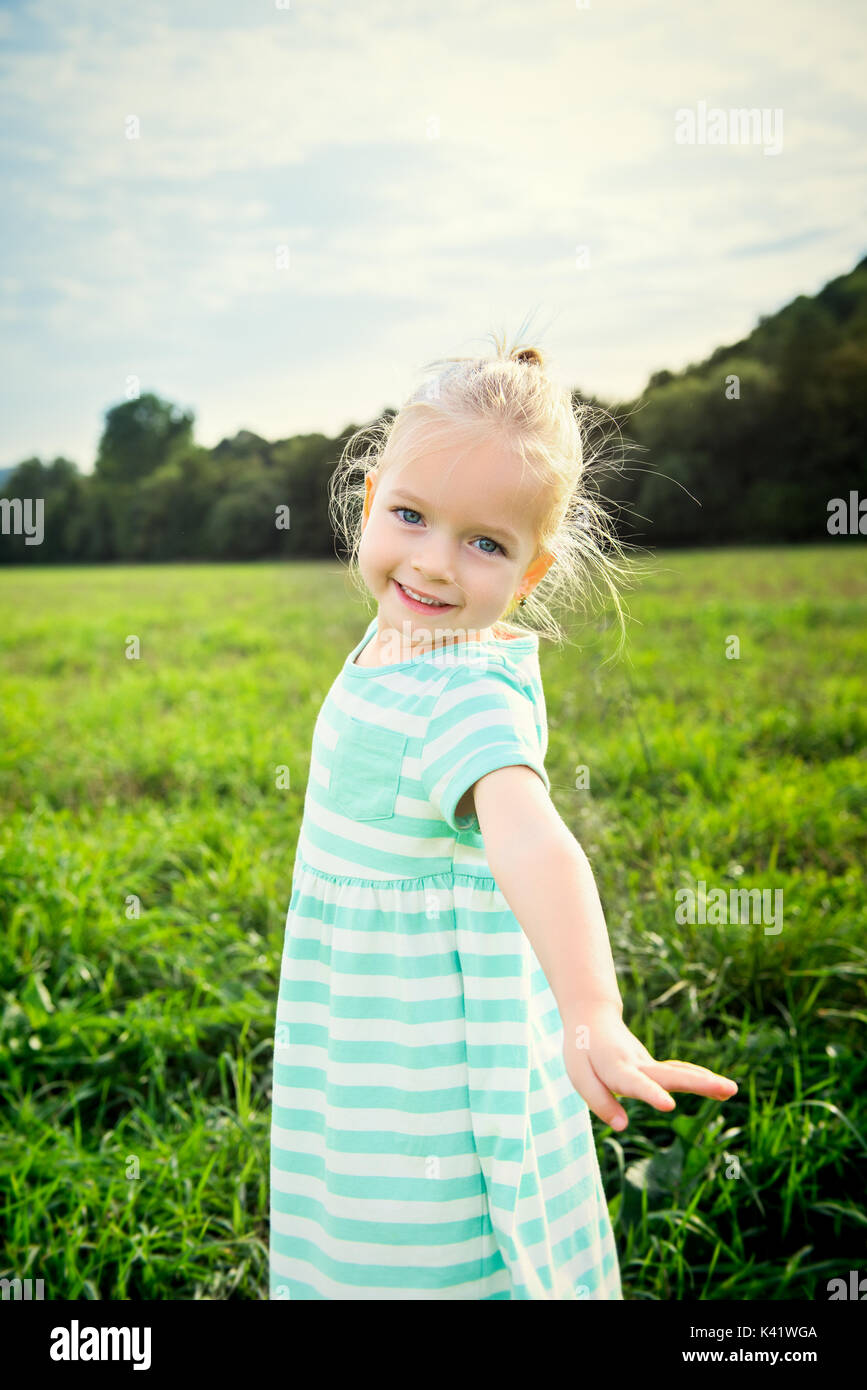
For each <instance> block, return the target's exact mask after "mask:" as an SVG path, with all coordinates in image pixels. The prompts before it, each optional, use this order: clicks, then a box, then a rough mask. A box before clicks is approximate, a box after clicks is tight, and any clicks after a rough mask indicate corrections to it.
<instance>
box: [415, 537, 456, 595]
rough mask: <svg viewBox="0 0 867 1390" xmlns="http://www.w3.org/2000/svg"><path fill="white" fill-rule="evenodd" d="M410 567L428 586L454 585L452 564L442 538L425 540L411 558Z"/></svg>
mask: <svg viewBox="0 0 867 1390" xmlns="http://www.w3.org/2000/svg"><path fill="white" fill-rule="evenodd" d="M412 567H413V569H414V570H415V571H416V573H417V574H418V575H419V577H420V578H424V579H426V580H427V581H428V583H430V584H454V582H455V581H454V562H453V559H452V555H451V549H450V546H449V543H448V541H447V540H446V539H445V538H444V537H440V538H437V537H436V536H430V537H426V538H425V545H424V546H423V547H421V549H420V551H419V552H417V553H416V554H415V555H414V556H413V558H412Z"/></svg>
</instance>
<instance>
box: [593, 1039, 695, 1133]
mask: <svg viewBox="0 0 867 1390" xmlns="http://www.w3.org/2000/svg"><path fill="white" fill-rule="evenodd" d="M587 1061H588V1063H589V1066H590V1069H591V1071H592V1072H593V1073H594V1075H595V1077H596V1080H597V1081H598V1082H599V1083H600V1084H601V1085H603V1086H605V1087H606V1088H607V1089H608V1090H609V1092H610V1093H611V1094H612V1095H618V1096H631V1097H632V1098H633V1099H634V1100H643V1101H645V1102H646V1103H647V1104H648V1105H652V1106H653V1107H654V1109H656V1110H674V1108H675V1105H676V1101H675V1100H674V1098H673V1097H672V1096H670V1095H669V1094H668V1092H667V1091H665V1090H663V1088H662V1086H660V1085H658V1084H657V1082H656V1081H655V1080H654V1078H653V1077H651V1076H648V1075H647V1074H646V1072H645V1071H643V1070H642V1069H641V1068H642V1065H643V1064H642V1063H639V1064H638V1065H637V1066H636V1064H635V1063H634V1062H632V1061H629V1060H626V1059H622V1058H621V1059H608V1060H605V1059H603V1058H601V1057H599V1056H593V1057H591V1056H589V1055H588V1057H587ZM651 1065H653V1063H652V1061H651ZM609 1123H610V1121H609Z"/></svg>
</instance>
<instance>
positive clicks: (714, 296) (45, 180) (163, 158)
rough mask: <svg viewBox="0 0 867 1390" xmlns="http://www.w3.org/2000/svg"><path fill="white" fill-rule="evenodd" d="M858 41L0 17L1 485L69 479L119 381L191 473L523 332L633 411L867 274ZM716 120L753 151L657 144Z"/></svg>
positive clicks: (216, 17) (626, 10) (622, 30)
mask: <svg viewBox="0 0 867 1390" xmlns="http://www.w3.org/2000/svg"><path fill="white" fill-rule="evenodd" d="M865 27H867V25H865V19H864V17H863V6H862V5H861V3H860V0H826V3H824V4H823V5H821V6H816V5H815V4H814V3H810V4H807V3H804V0H762V3H760V4H756V3H755V0H725V3H721V2H720V0H705V2H704V3H701V4H697V3H695V0H671V2H670V3H665V2H664V0H663V3H660V4H648V3H647V0H589V3H586V4H585V3H584V0H582V3H580V4H575V3H574V0H571V3H569V2H567V0H534V3H532V4H529V3H527V0H522V2H521V3H519V2H517V0H516V2H515V3H513V0H497V3H493V2H492V0H436V3H435V4H431V3H430V2H429V0H427V2H426V3H418V0H388V3H386V0H358V2H357V3H345V2H344V3H332V2H331V0H135V3H134V4H117V3H111V0H63V3H60V4H58V3H56V0H50V2H49V0H21V3H17V2H16V0H0V116H2V120H0V130H2V136H0V175H2V187H3V195H4V196H3V217H2V227H0V248H2V258H0V338H2V343H0V346H2V371H0V396H2V399H0V419H2V433H0V467H2V466H4V465H9V464H13V463H16V462H18V461H19V460H20V459H22V458H25V457H28V456H30V455H33V454H37V455H39V456H41V457H42V458H44V459H46V460H48V459H50V458H53V457H54V456H55V455H56V454H61V453H62V454H64V455H65V456H66V457H69V458H72V459H74V460H75V462H76V463H77V464H78V465H79V467H80V468H82V470H84V471H89V470H90V468H91V467H92V462H93V457H94V454H95V450H96V446H97V442H98V439H99V435H100V433H101V429H102V423H103V416H104V412H105V411H106V410H107V409H109V408H110V407H111V406H112V405H116V404H118V403H119V402H121V401H123V400H124V399H126V398H127V393H128V385H127V383H128V382H129V381H137V382H138V383H139V385H140V389H141V390H142V391H147V390H151V391H155V392H157V393H158V394H159V395H161V396H163V397H166V398H168V399H170V400H172V401H175V402H177V403H178V404H180V405H182V406H184V407H185V408H191V409H192V410H194V412H195V414H196V438H197V439H198V440H199V442H200V443H203V444H205V445H213V444H215V443H217V442H218V441H219V440H220V439H221V438H222V437H223V436H224V435H227V434H234V433H235V431H236V430H238V429H243V428H246V429H252V430H255V431H256V432H257V433H260V434H263V435H266V436H268V437H269V438H276V437H283V436H286V435H290V434H295V433H299V432H307V431H313V430H321V431H323V432H324V433H328V434H333V433H336V432H337V431H339V430H340V429H341V428H342V427H343V426H344V425H346V424H347V423H349V422H350V421H354V422H356V423H362V422H364V421H367V420H370V419H372V418H373V417H374V416H375V415H376V414H377V413H378V412H379V411H380V410H381V409H382V408H383V407H384V406H386V405H395V406H396V405H399V404H400V401H401V400H402V399H403V397H404V396H405V395H406V394H407V393H408V391H409V390H410V389H411V387H412V384H413V382H414V380H415V379H416V375H417V373H418V372H419V371H420V369H421V368H422V367H423V365H424V363H425V362H427V361H428V360H430V359H432V358H434V357H436V356H439V355H451V354H469V353H476V352H481V351H484V350H485V338H486V335H487V334H488V333H489V332H490V331H492V330H494V331H497V330H500V329H505V330H506V332H507V333H508V334H509V335H510V336H513V335H515V334H517V332H518V330H519V329H520V327H521V325H522V323H523V322H524V321H525V320H527V319H529V320H530V322H531V326H532V331H531V332H530V334H529V337H530V339H531V340H532V341H534V342H536V343H538V344H539V345H541V346H542V347H543V348H544V349H546V350H547V351H548V353H549V354H550V355H551V356H552V358H553V371H554V372H555V374H556V375H557V376H558V377H559V378H560V379H561V380H562V381H563V382H564V383H565V384H567V385H570V386H573V385H574V386H580V387H581V388H582V389H584V390H587V391H594V392H596V393H597V394H598V395H600V396H602V397H604V398H605V399H607V400H609V401H612V402H613V401H616V400H626V399H630V398H632V397H634V396H635V395H637V394H638V393H639V392H640V391H641V389H642V388H643V386H644V385H645V383H646V381H647V377H648V375H649V373H650V372H651V371H654V370H657V369H659V368H661V367H669V368H672V369H677V368H678V367H681V366H684V365H686V364H687V363H688V362H690V361H697V360H699V359H700V358H701V357H703V356H704V355H705V354H706V353H707V352H709V351H710V350H712V349H713V348H714V347H715V346H717V345H718V344H720V343H724V342H732V341H735V340H736V339H738V338H739V337H741V336H743V335H744V334H745V333H747V332H748V331H749V330H750V329H751V328H752V327H753V326H754V324H755V322H756V320H757V318H758V315H759V314H762V313H772V312H774V311H775V310H776V309H778V308H779V307H780V306H781V305H782V304H784V303H786V302H787V301H788V300H789V299H791V298H792V297H793V296H794V295H796V294H799V293H807V294H811V293H814V292H815V291H816V290H818V289H819V288H821V286H822V285H823V284H824V283H825V282H826V281H827V280H829V279H831V278H833V277H834V276H835V275H839V274H842V273H845V272H846V271H847V270H849V269H851V267H852V266H853V265H854V263H855V262H856V261H857V260H858V259H860V258H861V257H862V256H863V255H864V253H865V250H867V247H865V238H864V231H863V229H864V225H865V202H867V196H865V188H867V184H865V178H864V168H865V158H864V140H865V119H864V117H865V104H867V103H865V95H864V92H865V83H864V71H863V58H862V52H863V42H864V36H865ZM713 108H717V109H720V110H722V111H723V112H726V113H727V112H729V111H732V110H737V109H740V108H755V109H757V110H759V111H761V112H764V113H765V121H766V126H765V132H766V134H765V136H764V137H763V138H762V139H758V138H756V139H755V140H753V141H752V142H750V143H736V142H735V139H734V136H735V134H736V133H737V132H736V128H735V129H734V130H733V129H732V124H731V122H730V121H729V122H728V124H726V122H725V121H724V122H723V123H722V125H719V124H718V125H717V130H718V131H721V132H722V137H723V138H722V139H719V140H717V142H716V143H713V144H711V143H707V141H705V142H704V143H699V141H698V139H697V140H696V142H695V143H692V144H685V143H679V142H678V140H677V139H676V129H677V126H678V120H680V122H681V126H682V125H683V118H682V117H681V118H678V116H677V112H678V111H683V110H687V111H690V112H694V113H695V115H696V119H697V120H699V119H700V113H701V111H702V110H704V111H706V112H708V113H710V112H711V111H712V109H713ZM708 119H710V116H708ZM717 119H718V118H717ZM697 129H698V127H697ZM705 129H706V130H707V127H705ZM780 145H781V148H780ZM766 149H768V150H771V151H773V150H776V152H769V153H766V152H765V151H766Z"/></svg>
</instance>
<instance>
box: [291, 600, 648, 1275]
mask: <svg viewBox="0 0 867 1390" xmlns="http://www.w3.org/2000/svg"><path fill="white" fill-rule="evenodd" d="M376 626H377V619H376V618H375V617H374V618H373V619H371V622H370V624H369V625H368V628H367V631H366V633H365V635H364V637H363V639H362V640H361V641H360V642H359V643H358V645H357V646H356V647H355V648H354V649H353V650H352V651H351V652H350V654H349V656H348V657H347V658H346V661H345V663H344V665H343V668H342V670H341V671H340V673H339V675H338V676H337V678H336V680H335V681H334V684H333V685H332V687H331V689H330V690H329V692H328V695H327V696H326V698H325V701H324V703H323V705H322V708H321V710H320V712H319V715H318V717H317V720H316V725H315V729H314V734H313V746H312V751H311V760H310V774H309V779H308V784H307V792H306V797H305V802H304V814H303V819H302V825H301V830H300V833H299V840H298V846H297V853H296V858H295V865H294V870H293V878H292V894H291V900H290V903H289V910H288V914H287V920H286V929H285V939H284V947H283V957H282V964H281V977H280V987H279V995H278V1003H277V1017H276V1029H275V1039H274V1063H273V1089H272V1117H271V1161H270V1252H269V1255H270V1288H269V1297H270V1298H272V1299H278V1298H285V1299H293V1298H294V1299H581V1298H590V1299H620V1298H622V1297H623V1294H622V1291H621V1285H620V1271H619V1266H618V1261H617V1251H616V1247H615V1243H614V1238H613V1232H612V1228H611V1222H610V1219H609V1214H608V1207H607V1204H606V1200H605V1193H604V1191H603V1187H602V1181H601V1177H600V1171H599V1164H598V1159H597V1155H596V1150H595V1146H594V1136H593V1131H592V1128H591V1119H590V1111H589V1109H588V1107H587V1104H586V1102H585V1101H584V1100H583V1099H582V1097H581V1096H580V1095H579V1093H578V1092H577V1091H576V1090H575V1089H574V1087H573V1086H572V1084H571V1082H570V1081H569V1078H568V1075H567V1073H566V1069H565V1064H564V1061H563V1056H562V1048H563V1024H562V1021H561V1019H560V1016H559V1013H558V1010H557V1006H556V1003H555V1000H554V997H553V995H552V993H551V991H550V987H549V985H548V982H547V980H546V978H545V976H544V974H543V972H542V969H541V967H540V966H539V963H538V960H537V959H536V956H535V953H534V952H533V950H532V948H531V946H530V943H529V941H528V940H527V937H526V935H525V934H524V932H523V931H522V929H521V926H520V924H519V923H518V921H517V919H516V918H515V916H514V914H513V913H512V912H511V911H510V910H509V908H508V906H507V904H506V901H505V898H504V897H503V895H502V893H501V892H500V890H499V889H498V887H497V885H496V883H495V881H494V879H493V878H492V876H491V870H490V867H489V865H488V863H487V862H486V859H485V851H484V842H483V840H482V837H481V834H480V833H479V822H478V820H477V818H476V817H475V815H471V816H462V817H460V818H459V817H457V816H456V814H455V808H456V807H457V805H458V803H459V802H460V799H461V797H462V795H463V793H464V792H465V791H466V790H467V788H468V787H469V786H471V785H472V784H473V783H474V782H475V781H476V780H477V778H479V777H481V776H483V775H484V774H485V773H487V772H492V771H494V769H496V768H498V767H505V766H508V765H511V764H516V763H526V764H527V765H528V766H529V767H532V768H533V769H534V770H535V771H536V772H537V773H538V775H539V776H540V777H541V778H542V781H543V782H544V784H545V787H546V788H547V789H550V782H549V780H548V776H547V773H546V771H545V767H544V761H543V760H544V756H545V751H546V748H547V741H548V729H547V721H546V717H545V702H544V695H543V692H542V684H541V679H540V675H539V657H538V646H539V643H538V638H537V637H536V636H534V635H529V636H522V637H519V638H512V639H493V640H492V641H490V642H488V643H485V644H481V643H466V642H462V643H461V644H460V647H459V649H458V648H453V649H452V650H451V651H442V650H441V651H439V652H428V653H423V654H419V655H416V656H415V657H414V658H413V659H412V660H410V661H407V662H402V663H399V664H394V665H386V666H378V667H365V666H357V665H355V658H356V656H357V655H358V654H359V653H360V651H361V650H362V648H363V647H364V646H365V645H366V644H367V642H368V641H370V639H371V638H372V637H373V636H374V634H375V631H376ZM458 650H459V653H460V654H459V655H458V654H457V653H458Z"/></svg>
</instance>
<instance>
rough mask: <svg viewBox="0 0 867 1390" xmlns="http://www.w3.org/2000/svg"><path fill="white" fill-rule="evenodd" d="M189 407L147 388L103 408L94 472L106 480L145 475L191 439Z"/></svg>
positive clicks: (130, 481) (127, 481) (130, 479)
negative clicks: (187, 410) (105, 408)
mask: <svg viewBox="0 0 867 1390" xmlns="http://www.w3.org/2000/svg"><path fill="white" fill-rule="evenodd" d="M194 419H195V416H194V414H193V413H192V411H190V412H184V411H182V410H181V409H180V408H179V407H178V406H176V405H173V404H172V403H171V402H170V401H164V400H161V399H160V398H159V397H158V396H155V395H153V393H151V392H148V393H147V394H145V395H143V396H139V397H138V399H137V400H134V401H124V403H123V405H116V406H113V407H112V409H111V410H109V411H107V412H106V416H105V428H104V429H103V432H102V438H101V439H100V441H99V452H98V454H97V459H96V465H95V469H94V472H95V475H96V477H97V478H100V479H102V480H103V481H105V482H113V483H119V484H127V485H129V484H133V483H137V482H139V481H140V480H141V479H142V478H146V477H148V475H149V474H151V473H153V472H154V471H155V470H156V469H157V468H159V467H160V465H161V464H164V463H166V462H167V461H168V460H169V459H170V458H171V457H172V456H173V454H174V453H176V452H177V451H178V450H179V449H181V448H186V447H188V446H189V445H190V444H191V442H192V431H193V421H194Z"/></svg>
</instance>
